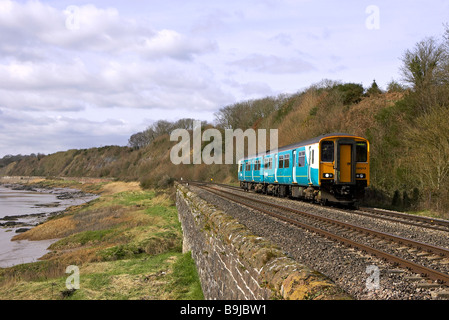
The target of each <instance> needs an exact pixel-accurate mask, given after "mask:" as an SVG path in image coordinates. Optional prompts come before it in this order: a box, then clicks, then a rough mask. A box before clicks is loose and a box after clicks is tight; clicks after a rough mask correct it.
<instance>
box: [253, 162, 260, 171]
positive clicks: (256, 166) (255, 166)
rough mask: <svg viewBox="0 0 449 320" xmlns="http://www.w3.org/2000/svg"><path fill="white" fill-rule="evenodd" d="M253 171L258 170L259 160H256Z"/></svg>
mask: <svg viewBox="0 0 449 320" xmlns="http://www.w3.org/2000/svg"><path fill="white" fill-rule="evenodd" d="M254 170H256V171H257V170H260V160H256V161H255V163H254Z"/></svg>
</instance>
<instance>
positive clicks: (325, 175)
mask: <svg viewBox="0 0 449 320" xmlns="http://www.w3.org/2000/svg"><path fill="white" fill-rule="evenodd" d="M333 177H334V174H333V173H323V178H327V179H329V178H333Z"/></svg>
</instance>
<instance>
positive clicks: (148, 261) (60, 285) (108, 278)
mask: <svg viewBox="0 0 449 320" xmlns="http://www.w3.org/2000/svg"><path fill="white" fill-rule="evenodd" d="M45 183H46V184H47V185H51V186H53V187H58V186H60V185H58V181H50V182H49V181H46V182H45ZM71 187H77V188H79V189H83V190H84V191H88V192H97V193H99V194H101V197H100V198H98V199H97V200H94V201H92V202H90V203H87V204H84V205H81V206H76V207H71V208H69V209H68V210H66V211H65V212H64V214H62V215H60V216H57V217H55V218H53V219H51V220H49V221H47V222H46V223H44V224H42V225H39V226H37V227H35V228H33V229H31V230H29V231H27V232H25V233H23V234H20V236H18V237H16V239H29V240H44V239H56V238H58V239H59V240H58V241H56V242H55V243H54V244H52V245H51V246H50V248H49V249H50V250H51V252H49V253H48V254H46V255H45V256H44V257H43V258H42V259H41V261H38V262H35V263H29V264H22V265H17V266H14V267H11V268H5V269H0V299H25V300H40V299H43V300H53V299H75V300H97V299H107V300H124V299H151V300H158V299H163V300H166V299H170V300H180V299H188V300H195V299H203V298H204V297H203V294H202V291H201V286H200V283H199V279H198V274H197V272H196V268H195V264H194V261H193V260H192V258H191V256H190V253H186V254H182V252H181V251H182V231H181V226H180V223H179V221H178V218H177V209H176V206H175V204H174V201H173V199H171V197H170V195H169V192H168V191H167V192H161V191H154V190H142V189H141V188H140V187H139V186H138V184H136V183H132V182H131V183H125V182H102V183H96V184H95V183H91V184H87V183H84V184H76V183H72V184H71ZM68 266H76V267H77V270H78V271H79V273H78V274H79V289H78V290H75V291H68V290H67V287H66V281H69V280H73V277H72V276H74V275H75V273H66V268H67V267H68Z"/></svg>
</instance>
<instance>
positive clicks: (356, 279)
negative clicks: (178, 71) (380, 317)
mask: <svg viewBox="0 0 449 320" xmlns="http://www.w3.org/2000/svg"><path fill="white" fill-rule="evenodd" d="M191 189H192V191H194V192H196V193H197V194H198V195H199V196H201V197H202V198H203V199H205V200H206V201H208V202H210V203H212V204H214V205H216V206H218V207H219V208H220V209H222V210H223V211H224V212H226V213H228V214H229V215H231V216H233V217H235V218H237V219H238V220H239V221H240V222H241V223H243V224H245V225H246V226H247V227H248V228H249V229H250V230H251V231H252V232H253V233H254V234H256V235H259V236H263V237H265V238H267V239H269V240H271V241H272V242H273V243H275V244H277V245H278V246H279V247H281V248H282V249H283V250H284V251H285V252H286V253H287V254H288V255H289V256H290V257H292V258H293V259H295V260H297V261H298V262H300V263H303V264H305V265H308V266H309V267H311V268H312V269H315V270H317V271H319V272H321V273H323V274H325V275H326V276H328V277H329V278H331V279H332V280H333V281H334V282H335V283H336V284H337V285H339V286H340V287H341V288H343V289H344V290H346V291H347V292H348V293H349V294H351V295H352V296H353V297H354V298H356V299H379V300H385V299H406V300H407V299H414V300H424V299H432V298H435V297H436V293H438V292H441V291H443V290H447V289H444V288H440V287H436V288H430V289H429V288H428V287H427V286H428V285H429V284H428V285H426V284H425V283H423V281H420V282H418V281H416V280H415V279H416V276H417V275H416V274H414V273H411V272H408V271H405V270H400V269H397V268H396V267H395V266H393V265H391V264H390V263H385V262H384V261H382V260H380V259H377V258H376V257H373V256H370V255H368V254H364V253H362V252H360V251H357V250H353V249H350V248H347V247H345V246H343V245H340V244H336V243H335V242H333V241H330V240H328V239H325V238H323V237H321V236H317V235H315V234H314V233H312V232H309V231H306V230H303V229H298V228H296V227H293V226H291V225H288V224H287V223H285V222H281V221H279V220H277V219H275V218H272V217H268V216H266V215H264V214H262V213H260V212H257V211H255V210H252V209H249V208H245V207H242V206H240V205H238V204H235V203H232V202H230V201H227V200H224V199H222V198H220V197H218V196H216V195H213V194H211V193H208V192H207V191H204V190H202V189H199V188H196V187H194V186H191ZM236 192H239V191H238V190H237V191H236ZM248 195H250V196H254V197H260V198H261V199H264V200H265V201H267V197H265V196H262V195H258V194H254V193H249V194H248ZM268 199H269V201H270V202H273V203H274V202H275V203H279V204H282V205H284V206H292V207H294V208H296V209H299V210H304V211H308V212H313V213H315V214H320V215H324V216H327V217H330V218H334V219H335V218H337V217H338V218H339V219H340V220H344V221H347V222H350V223H352V224H355V225H359V226H363V227H368V228H376V229H378V230H382V231H384V232H388V233H392V234H396V235H400V236H403V237H411V238H413V239H416V240H418V241H422V242H428V243H432V244H437V245H439V246H443V247H449V241H448V236H447V233H445V234H444V232H440V231H425V232H424V231H423V230H422V228H418V227H413V226H403V225H400V224H398V223H392V222H386V221H382V220H380V219H372V218H369V217H363V216H359V215H355V214H351V213H346V212H342V211H339V210H336V209H333V208H327V207H319V206H313V205H311V204H309V203H305V202H300V201H293V200H289V199H280V198H274V197H270V198H268ZM377 268H378V269H377ZM371 270H375V271H376V270H379V283H378V289H375V288H373V286H374V285H375V284H376V282H373V281H372V280H374V279H376V274H375V273H373V271H371ZM412 280H415V281H412ZM438 297H439V298H441V297H443V295H441V296H438Z"/></svg>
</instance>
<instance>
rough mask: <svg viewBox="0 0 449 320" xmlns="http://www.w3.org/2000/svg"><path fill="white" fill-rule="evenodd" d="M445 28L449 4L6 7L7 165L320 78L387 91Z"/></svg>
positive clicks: (176, 0)
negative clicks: (18, 157) (420, 47)
mask: <svg viewBox="0 0 449 320" xmlns="http://www.w3.org/2000/svg"><path fill="white" fill-rule="evenodd" d="M447 22H449V1H448V0H444V1H443V0H430V1H424V0H423V1H404V0H395V1H376V0H370V1H364V0H344V1H334V0H315V1H312V0H279V1H274V0H254V1H252V0H238V1H237V0H226V1H222V0H217V1H206V0H193V1H192V0H182V1H181V0H165V1H156V0H148V1H143V0H127V1H124V0H122V1H118V0H116V1H103V0H97V1H95V0H94V1H91V2H89V0H87V2H85V1H75V0H70V1H65V0H62V1H61V0H58V1H44V0H40V1H11V0H0V157H2V156H4V155H6V154H19V153H20V154H30V153H38V152H40V153H46V154H48V153H53V152H56V151H63V150H68V149H73V148H76V149H79V148H89V147H100V146H105V145H126V144H127V142H128V138H129V136H130V135H131V134H133V133H136V132H139V131H142V130H144V129H145V128H147V127H148V126H149V125H150V124H151V123H152V122H154V121H156V120H159V119H165V120H170V121H174V120H177V119H180V118H184V117H191V118H196V119H201V120H208V121H213V119H214V116H213V114H214V112H216V111H217V110H218V109H219V108H220V107H223V106H226V105H229V104H232V103H234V102H238V101H242V100H247V99H253V98H259V97H265V96H272V95H277V94H279V93H295V92H297V91H300V90H302V89H304V88H306V87H309V86H310V85H311V84H314V83H317V82H319V81H321V80H322V79H332V80H340V81H344V82H355V83H361V84H363V86H365V87H368V86H369V85H370V84H371V83H372V81H373V79H376V82H377V83H378V84H379V85H380V86H381V87H383V88H385V86H386V84H387V83H388V82H390V81H391V80H393V79H394V80H400V75H399V66H400V57H401V55H402V54H403V52H404V51H405V50H406V49H411V48H413V46H414V45H415V43H417V42H418V41H420V40H422V39H424V38H425V37H428V36H435V37H437V38H440V37H441V36H442V34H443V31H444V27H443V24H444V23H447Z"/></svg>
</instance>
